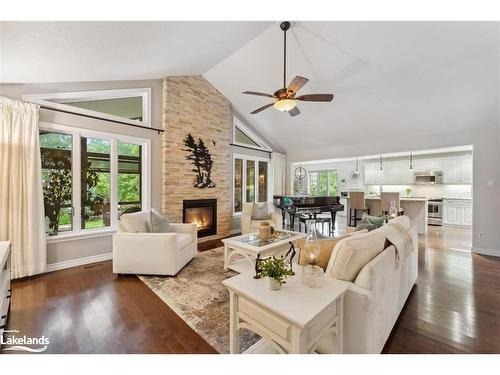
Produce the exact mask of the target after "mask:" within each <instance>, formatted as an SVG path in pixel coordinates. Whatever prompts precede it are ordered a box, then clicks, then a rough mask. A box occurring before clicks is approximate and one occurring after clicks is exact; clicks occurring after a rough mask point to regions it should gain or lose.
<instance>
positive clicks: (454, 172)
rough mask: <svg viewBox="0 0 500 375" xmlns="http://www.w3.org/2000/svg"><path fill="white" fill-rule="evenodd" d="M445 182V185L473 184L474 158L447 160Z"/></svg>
mask: <svg viewBox="0 0 500 375" xmlns="http://www.w3.org/2000/svg"><path fill="white" fill-rule="evenodd" d="M443 182H444V183H445V184H472V158H471V157H467V158H454V159H445V160H444V162H443Z"/></svg>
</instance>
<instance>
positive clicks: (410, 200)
mask: <svg viewBox="0 0 500 375" xmlns="http://www.w3.org/2000/svg"><path fill="white" fill-rule="evenodd" d="M341 199H349V197H342V198H341ZM365 199H366V200H372V201H376V200H380V197H371V196H369V195H365ZM399 200H400V201H408V202H427V201H428V200H429V199H428V198H424V197H418V198H414V197H400V198H399Z"/></svg>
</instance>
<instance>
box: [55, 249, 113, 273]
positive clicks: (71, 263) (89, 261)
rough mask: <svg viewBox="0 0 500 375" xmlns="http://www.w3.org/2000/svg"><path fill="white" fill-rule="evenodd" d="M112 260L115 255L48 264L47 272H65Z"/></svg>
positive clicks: (100, 255) (107, 254) (99, 255)
mask: <svg viewBox="0 0 500 375" xmlns="http://www.w3.org/2000/svg"><path fill="white" fill-rule="evenodd" d="M110 259H113V253H104V254H98V255H91V256H88V257H83V258H77V259H71V260H65V261H63V262H57V263H51V264H47V272H54V271H59V270H64V269H67V268H72V267H79V266H84V265H86V264H92V263H97V262H104V261H105V260H110Z"/></svg>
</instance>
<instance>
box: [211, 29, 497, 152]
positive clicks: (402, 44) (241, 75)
mask: <svg viewBox="0 0 500 375" xmlns="http://www.w3.org/2000/svg"><path fill="white" fill-rule="evenodd" d="M499 31H500V28H499V24H498V23H477V22H297V23H295V25H294V26H293V28H292V29H291V33H289V37H288V40H289V44H288V74H287V75H288V77H287V80H288V81H290V80H291V79H292V78H293V77H294V76H295V75H301V76H305V77H307V78H309V79H310V81H309V83H308V84H307V85H306V86H304V88H303V89H302V90H301V91H300V94H307V93H331V92H332V93H334V94H335V98H334V101H333V102H332V103H328V104H324V103H304V102H299V103H298V106H299V108H300V110H301V112H302V114H301V115H299V116H296V117H291V116H289V115H288V114H287V113H283V112H279V111H276V110H274V109H273V108H270V109H267V110H265V111H263V112H260V113H259V114H256V115H251V114H249V113H250V112H251V111H252V110H253V109H256V108H258V107H260V106H262V105H264V104H266V103H269V102H270V101H271V100H272V99H268V98H265V97H257V96H248V95H242V94H241V92H242V91H244V90H252V91H261V92H267V93H273V92H274V91H276V90H277V89H278V88H280V87H281V86H282V74H283V73H282V64H283V63H282V59H283V57H282V43H283V39H282V38H283V35H282V32H281V30H280V29H279V27H278V25H277V24H276V25H275V26H274V27H271V28H269V29H267V30H266V31H265V32H263V33H262V34H260V35H259V36H258V37H257V38H255V39H253V40H252V41H251V42H249V43H248V44H246V45H245V46H244V47H243V48H241V49H240V50H238V51H237V52H236V53H234V54H233V55H231V56H230V57H228V58H227V59H225V60H224V61H222V62H221V63H219V64H218V65H216V66H215V67H213V68H212V69H210V70H209V71H208V72H207V73H206V74H205V77H206V78H207V79H208V80H209V81H211V82H212V84H214V85H215V86H216V87H217V88H218V89H219V90H220V91H221V92H222V93H223V94H224V95H225V96H226V97H228V98H229V99H230V100H231V102H232V104H233V106H234V108H235V109H236V111H237V112H239V113H240V115H241V116H242V117H244V118H245V119H246V120H247V121H248V122H250V123H251V124H253V125H254V127H256V128H257V129H258V130H259V131H260V132H261V133H262V134H263V135H264V136H265V137H267V138H269V139H270V140H272V141H273V142H274V143H275V144H276V145H277V146H278V147H280V148H282V149H283V150H285V151H287V152H291V151H296V150H310V151H313V150H319V149H323V150H324V149H328V148H333V147H335V146H336V145H340V144H346V143H359V142H366V141H367V140H371V139H376V138H379V139H380V140H381V141H387V142H390V139H391V138H392V137H395V136H398V135H407V134H414V133H420V134H421V133H427V132H429V133H431V132H438V131H445V130H452V129H462V128H468V127H475V126H484V125H493V124H495V123H498V122H499V95H498V93H499V74H500V73H499V72H500V70H499V66H500V65H499V54H500V52H499V51H500V49H499V48H500V35H499Z"/></svg>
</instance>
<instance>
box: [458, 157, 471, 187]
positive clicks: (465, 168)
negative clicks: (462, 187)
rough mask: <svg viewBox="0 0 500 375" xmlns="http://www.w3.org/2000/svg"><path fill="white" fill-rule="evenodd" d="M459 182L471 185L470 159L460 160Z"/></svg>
mask: <svg viewBox="0 0 500 375" xmlns="http://www.w3.org/2000/svg"><path fill="white" fill-rule="evenodd" d="M460 182H461V183H462V184H472V158H465V159H460Z"/></svg>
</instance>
